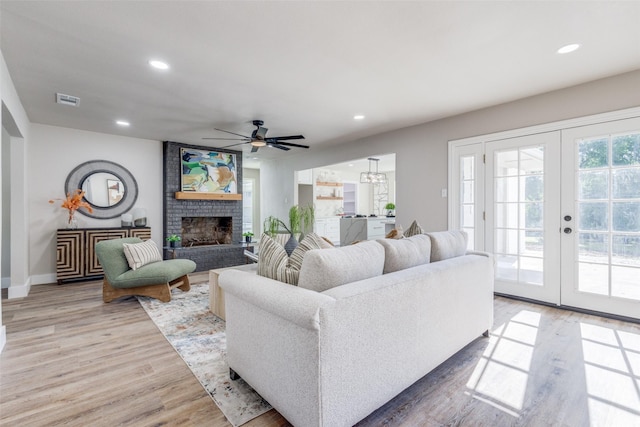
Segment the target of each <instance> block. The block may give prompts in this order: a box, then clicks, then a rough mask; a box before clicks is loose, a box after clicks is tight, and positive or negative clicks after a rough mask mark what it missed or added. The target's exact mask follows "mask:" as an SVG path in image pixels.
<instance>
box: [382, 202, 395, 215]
mask: <svg viewBox="0 0 640 427" xmlns="http://www.w3.org/2000/svg"><path fill="white" fill-rule="evenodd" d="M384 208H385V209H386V210H387V216H388V217H394V216H395V214H394V213H393V211H394V210H395V208H396V205H395V203H391V202H389V203H387V204H386V205H384Z"/></svg>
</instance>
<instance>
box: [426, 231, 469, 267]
mask: <svg viewBox="0 0 640 427" xmlns="http://www.w3.org/2000/svg"><path fill="white" fill-rule="evenodd" d="M427 235H428V236H429V238H430V239H431V262H436V261H442V260H445V259H448V258H453V257H457V256H462V255H464V254H465V253H466V252H467V233H466V232H465V231H458V230H452V231H437V232H434V233H427Z"/></svg>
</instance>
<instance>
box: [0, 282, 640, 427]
mask: <svg viewBox="0 0 640 427" xmlns="http://www.w3.org/2000/svg"><path fill="white" fill-rule="evenodd" d="M2 313H3V323H4V324H5V325H6V328H7V344H6V346H5V348H4V351H3V352H2V353H1V354H0V425H2V426H56V425H68V426H89V425H91V426H115V425H125V426H160V425H171V426H173V425H184V426H228V425H229V424H228V423H227V421H226V420H225V418H224V416H223V415H222V413H221V412H220V410H219V409H218V408H217V407H216V405H215V404H214V403H213V401H212V400H211V399H210V398H209V396H208V395H207V394H206V393H205V391H204V390H203V389H202V387H201V386H200V384H199V383H198V381H197V380H196V379H195V377H194V376H193V375H192V374H191V371H190V370H189V369H188V368H187V367H186V365H185V364H184V362H183V361H182V359H181V358H180V357H179V356H178V355H177V353H175V351H174V350H173V348H172V347H171V345H170V344H169V343H168V342H167V341H166V340H165V339H164V337H163V336H162V334H161V333H160V332H159V331H158V330H157V329H156V327H155V325H154V324H153V322H152V321H151V320H150V319H149V318H148V317H147V315H146V313H145V312H144V310H142V308H141V307H140V305H139V304H138V302H137V301H136V300H135V299H133V298H127V299H120V300H117V301H114V302H112V303H109V304H104V303H103V302H102V299H101V284H100V283H99V282H90V283H84V284H72V285H62V286H58V285H39V286H34V287H32V289H31V293H30V295H29V296H28V297H27V298H23V299H16V300H6V299H4V300H3V301H2ZM495 319H496V321H495V328H494V332H493V334H492V337H491V338H489V339H486V338H478V339H477V340H475V341H474V342H473V343H471V344H470V345H468V346H467V347H465V348H464V349H463V350H462V351H461V352H459V353H458V354H457V355H455V356H454V357H452V358H451V359H449V360H448V361H446V362H445V363H444V364H443V365H441V366H440V367H439V368H437V369H436V370H434V371H433V372H431V373H430V374H428V375H427V376H425V377H423V378H422V379H421V380H419V381H418V382H417V383H415V384H414V385H413V386H411V387H410V388H409V389H407V390H405V391H404V392H403V393H401V394H400V395H399V396H397V397H396V398H395V399H394V400H392V401H391V402H389V403H388V404H387V405H385V406H384V407H382V408H380V409H379V410H377V411H376V412H374V413H373V414H371V415H370V416H369V417H368V418H366V419H365V420H363V421H362V422H361V423H360V424H359V425H361V426H379V425H386V426H417V425H422V426H444V425H446V426H451V425H464V426H479V425H480V426H481V425H486V426H511V425H523V426H541V425H558V426H560V425H562V426H588V425H594V426H628V425H640V326H639V325H637V324H630V323H624V322H619V321H614V320H609V319H603V318H600V317H595V316H589V315H585V314H580V313H575V312H571V311H564V310H558V309H554V308H549V307H545V306H540V305H533V304H529V303H525V302H521V301H515V300H510V299H505V298H500V297H497V298H496V299H495ZM433 345H434V346H435V345H438V343H433ZM283 425H288V423H287V422H286V420H284V419H283V418H282V417H281V416H280V415H279V414H278V413H277V412H276V411H271V412H269V413H267V414H264V415H262V416H261V417H259V418H257V419H255V420H253V421H251V422H250V423H249V424H247V426H249V427H251V426H283Z"/></svg>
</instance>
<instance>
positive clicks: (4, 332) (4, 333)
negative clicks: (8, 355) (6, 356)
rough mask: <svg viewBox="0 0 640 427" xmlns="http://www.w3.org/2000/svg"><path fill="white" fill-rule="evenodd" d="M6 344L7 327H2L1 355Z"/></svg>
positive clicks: (0, 339)
mask: <svg viewBox="0 0 640 427" xmlns="http://www.w3.org/2000/svg"><path fill="white" fill-rule="evenodd" d="M6 343H7V327H6V326H4V325H2V327H0V353H2V349H3V348H4V345H5V344H6Z"/></svg>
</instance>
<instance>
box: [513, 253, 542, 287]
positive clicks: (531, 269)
mask: <svg viewBox="0 0 640 427" xmlns="http://www.w3.org/2000/svg"><path fill="white" fill-rule="evenodd" d="M542 274H543V273H542V258H527V257H520V277H519V281H520V282H524V283H529V284H532V285H542V283H543V281H542V279H543V275H542Z"/></svg>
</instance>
